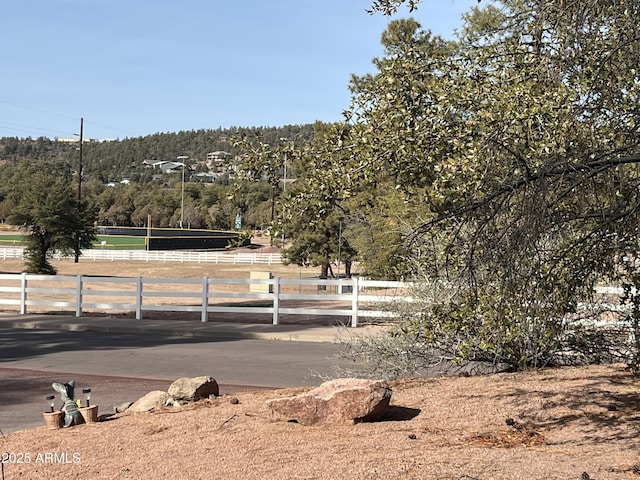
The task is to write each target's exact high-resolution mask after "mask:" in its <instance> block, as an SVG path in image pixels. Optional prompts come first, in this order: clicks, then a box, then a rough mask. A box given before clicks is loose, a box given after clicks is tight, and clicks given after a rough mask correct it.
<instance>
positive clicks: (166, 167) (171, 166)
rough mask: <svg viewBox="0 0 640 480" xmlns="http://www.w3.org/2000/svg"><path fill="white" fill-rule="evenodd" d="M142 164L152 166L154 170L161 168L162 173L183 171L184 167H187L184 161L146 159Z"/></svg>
mask: <svg viewBox="0 0 640 480" xmlns="http://www.w3.org/2000/svg"><path fill="white" fill-rule="evenodd" d="M142 164H143V165H145V166H147V167H151V168H153V169H154V170H160V171H161V172H162V173H181V172H182V169H183V168H184V167H185V164H184V163H182V162H169V161H151V160H145V161H144V162H142ZM187 168H188V167H187Z"/></svg>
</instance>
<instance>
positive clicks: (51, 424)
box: [43, 410, 64, 430]
mask: <svg viewBox="0 0 640 480" xmlns="http://www.w3.org/2000/svg"><path fill="white" fill-rule="evenodd" d="M43 415H44V424H45V425H46V426H47V429H49V430H57V429H58V428H62V419H63V418H64V412H63V411H61V410H58V411H55V412H44V413H43Z"/></svg>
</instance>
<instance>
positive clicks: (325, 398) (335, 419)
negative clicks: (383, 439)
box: [267, 378, 392, 425]
mask: <svg viewBox="0 0 640 480" xmlns="http://www.w3.org/2000/svg"><path fill="white" fill-rule="evenodd" d="M391 393H392V391H391V388H390V387H389V384H388V383H387V382H385V381H384V380H366V379H358V378H340V379H337V380H332V381H329V382H325V383H323V384H322V385H320V386H319V387H318V388H315V389H313V390H310V391H309V392H306V393H302V394H300V395H295V396H293V397H286V398H276V399H272V400H268V401H267V406H268V407H269V408H271V409H272V410H274V411H275V412H278V413H280V414H282V415H284V416H286V417H287V418H289V419H293V420H296V421H297V422H298V423H300V424H302V425H314V424H336V423H343V424H344V423H351V424H352V423H358V422H366V421H373V420H378V419H379V418H380V417H381V416H382V414H383V413H384V411H385V409H386V408H387V407H388V406H389V402H390V401H391Z"/></svg>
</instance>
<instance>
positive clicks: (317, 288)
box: [0, 273, 410, 327]
mask: <svg viewBox="0 0 640 480" xmlns="http://www.w3.org/2000/svg"><path fill="white" fill-rule="evenodd" d="M409 287H410V285H409V284H406V283H401V282H387V281H372V280H366V279H362V278H359V277H353V278H350V279H335V280H325V279H320V278H313V279H283V278H279V277H275V278H249V279H238V278H235V279H220V278H208V277H202V278H145V277H110V276H89V275H77V276H73V275H33V274H26V273H22V274H0V305H6V306H10V307H12V308H15V309H16V310H19V312H20V313H21V314H27V313H30V309H38V310H40V311H42V310H43V309H44V310H45V311H46V310H47V309H49V310H50V309H53V308H58V309H67V310H71V311H73V312H75V315H76V316H77V317H80V316H82V314H83V312H86V311H89V310H91V311H113V310H116V311H129V312H132V311H134V312H135V318H136V319H142V318H143V313H144V312H149V311H164V312H167V311H168V312H172V311H173V312H199V313H200V320H201V321H202V322H207V321H209V317H210V314H236V315H238V314H256V315H257V314H267V315H268V316H269V317H270V322H271V323H273V325H278V324H280V321H281V316H282V315H306V316H311V317H318V316H331V317H347V319H348V322H345V323H349V324H350V325H351V326H352V327H357V326H358V325H359V324H360V323H361V319H362V318H372V319H373V318H375V319H385V318H389V317H391V316H392V314H391V313H390V312H389V311H388V310H387V309H385V308H384V305H385V304H389V303H390V302H394V301H398V300H406V299H407V298H408V297H407V295H408V288H409ZM269 317H267V318H269Z"/></svg>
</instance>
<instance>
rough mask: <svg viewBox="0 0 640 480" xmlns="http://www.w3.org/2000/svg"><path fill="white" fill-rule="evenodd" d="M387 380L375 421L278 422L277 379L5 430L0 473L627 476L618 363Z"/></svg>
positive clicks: (627, 377)
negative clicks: (68, 422)
mask: <svg viewBox="0 0 640 480" xmlns="http://www.w3.org/2000/svg"><path fill="white" fill-rule="evenodd" d="M391 385H392V387H393V397H392V402H391V406H390V408H389V409H388V412H387V414H386V415H385V417H384V418H383V420H382V421H380V422H376V423H363V424H357V425H340V426H332V427H327V426H322V427H319V426H316V427H304V426H301V425H299V424H296V423H292V422H289V421H287V420H288V419H286V418H282V417H280V416H278V415H277V414H275V413H273V412H271V411H270V410H269V409H268V408H267V407H266V405H265V402H266V400H268V399H270V398H275V397H278V396H282V395H291V394H292V393H296V392H300V391H302V389H288V390H275V391H262V392H246V393H239V394H235V395H233V396H229V395H227V396H222V397H219V398H217V399H215V400H206V401H201V402H198V403H195V404H191V405H188V406H185V407H177V408H171V409H169V408H165V409H162V410H159V411H156V412H154V413H149V414H138V415H129V416H126V415H120V416H117V417H111V418H104V419H103V420H104V421H101V422H99V423H96V424H89V425H80V426H77V427H73V428H70V429H66V430H46V429H45V427H40V428H36V429H33V430H28V431H22V432H16V433H12V434H10V435H7V436H5V437H4V438H3V439H2V440H1V443H0V445H1V446H0V450H2V451H4V452H8V453H9V454H10V455H13V456H12V457H10V458H8V457H7V456H6V455H5V457H6V458H5V460H6V461H5V464H4V476H5V477H4V478H5V479H6V480H14V479H18V478H21V479H43V478H46V479H61V480H62V479H92V480H94V479H110V480H111V479H156V478H179V479H209V478H218V477H222V478H225V479H230V480H232V479H238V480H240V479H243V480H244V479H261V480H262V479H265V478H268V479H294V478H298V479H323V480H324V479H391V478H393V479H505V480H507V479H508V480H512V479H563V480H565V479H576V480H577V479H597V480H603V479H618V480H623V479H632V478H640V456H639V453H640V452H639V449H638V447H639V440H638V434H639V430H640V412H639V408H640V399H639V398H638V386H639V380H638V379H637V378H635V377H633V376H632V375H631V374H630V373H629V372H627V371H626V370H625V369H624V366H623V365H606V366H592V367H579V368H577V367H569V368H563V369H554V370H545V371H540V372H528V373H516V374H512V373H507V374H497V375H491V376H484V377H456V378H433V379H425V378H419V379H405V380H401V381H398V382H391ZM233 398H235V399H237V400H238V401H235V400H232V399H233ZM45 454H49V457H48V458H49V461H46V458H45ZM54 454H55V455H54ZM27 457H28V460H26V458H27ZM20 458H22V463H18V460H20Z"/></svg>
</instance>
